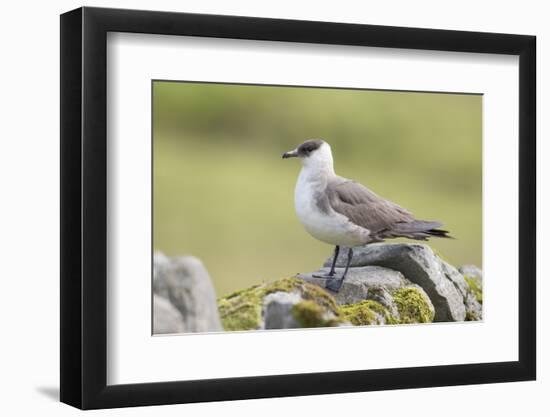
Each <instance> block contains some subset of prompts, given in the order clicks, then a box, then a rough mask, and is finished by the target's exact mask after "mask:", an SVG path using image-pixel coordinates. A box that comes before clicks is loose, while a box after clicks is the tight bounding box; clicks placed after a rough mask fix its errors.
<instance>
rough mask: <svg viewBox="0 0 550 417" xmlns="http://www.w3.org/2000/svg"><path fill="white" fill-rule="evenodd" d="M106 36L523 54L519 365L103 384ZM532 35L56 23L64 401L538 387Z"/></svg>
mask: <svg viewBox="0 0 550 417" xmlns="http://www.w3.org/2000/svg"><path fill="white" fill-rule="evenodd" d="M108 32H132V33H148V34H163V35H175V36H177V35H186V36H199V37H216V38H235V39H254V40H265V41H285V42H305V43H317V44H332V45H356V46H371V47H372V46H375V47H383V48H405V49H421V50H440V51H456V52H477V53H490V54H507V55H517V56H519V103H518V105H519V132H518V137H519V155H518V158H519V270H518V274H519V278H520V279H519V293H518V297H519V329H518V331H519V347H518V348H519V360H518V361H513V362H497V363H477V364H467V365H445V366H423V367H412V368H398V369H375V370H357V371H345V372H327V373H309V374H292V375H273V376H256V377H240V378H228V379H209V380H199V381H177V382H161V383H141V384H131V385H112V386H109V385H107V383H106V381H107V379H106V376H107V343H106V341H107V337H106V329H107V311H106V310H107V309H106V307H107V304H106V299H107V259H106V258H107V253H106V245H107V180H108V178H107V169H106V168H107V164H106V161H107V139H106V138H107V130H106V127H107V111H106V93H107V87H106V85H107V83H106V81H107V73H106V59H107V58H106V45H107V42H106V39H107V33H108ZM535 45H536V38H535V37H534V36H525V35H510V34H495V33H481V32H462V31H449V30H432V29H416V28H404V27H388V26H372V25H358V24H342V23H326V22H313V21H296V20H280V19H265V18H252V17H236V16H218V15H201V14H187V13H172V12H156V11H137V10H120V9H103V8H88V7H84V8H79V9H76V10H73V11H70V12H67V13H65V14H63V15H61V53H60V56H61V231H60V232H61V310H60V315H61V358H60V359H61V382H60V383H61V401H62V402H64V403H67V404H70V405H73V406H75V407H78V408H82V409H94V408H111V407H123V406H141V405H155V404H174V403H189V402H200V401H218V400H237V399H248V398H265V397H282V396H298V395H313V394H328V393H344V392H357V391H376V390H388V389H402V388H421V387H434V386H449V385H464V384H481V383H496V382H507V381H524V380H533V379H535V378H536V315H535V311H536V297H535V291H536V284H535V281H536V267H535V265H536V259H535V258H536V250H535V249H536V204H535V202H536V144H535V106H536V100H535V94H536V92H535V87H536V84H535V61H536V56H535V50H536V47H535Z"/></svg>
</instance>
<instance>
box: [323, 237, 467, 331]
mask: <svg viewBox="0 0 550 417" xmlns="http://www.w3.org/2000/svg"><path fill="white" fill-rule="evenodd" d="M353 252H354V255H353V259H352V263H351V266H352V267H353V268H354V269H355V268H360V267H365V266H373V265H375V266H382V267H385V268H388V269H392V270H394V271H399V272H401V273H402V274H403V275H404V277H405V278H406V279H408V280H409V281H411V282H413V283H414V284H417V285H418V286H420V287H421V288H422V289H423V290H424V291H425V292H426V294H427V295H428V297H429V298H430V300H431V303H432V304H433V307H434V309H435V318H434V321H439V322H441V321H463V320H465V319H466V313H467V308H468V309H469V310H475V309H476V308H477V305H476V304H475V303H474V302H472V297H470V295H469V293H470V292H469V286H468V284H467V283H466V281H465V280H464V277H463V276H462V274H460V273H459V272H458V271H457V270H456V269H455V268H454V267H452V266H451V265H449V264H447V263H446V262H445V261H443V260H441V259H440V258H439V257H438V256H436V255H435V254H434V252H433V251H432V249H431V248H430V247H429V246H426V245H421V244H406V243H397V244H380V243H377V244H370V245H367V246H362V247H357V248H354V251H353ZM345 261H346V260H345V257H344V256H342V257H339V258H338V262H337V266H339V267H343V266H344V263H345ZM331 262H332V259H329V260H327V262H326V263H325V266H329V265H330V263H331ZM474 301H475V300H474Z"/></svg>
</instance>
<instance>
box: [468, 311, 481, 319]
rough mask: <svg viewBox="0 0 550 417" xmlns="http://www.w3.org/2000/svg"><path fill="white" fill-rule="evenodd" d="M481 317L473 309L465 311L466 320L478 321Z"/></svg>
mask: <svg viewBox="0 0 550 417" xmlns="http://www.w3.org/2000/svg"><path fill="white" fill-rule="evenodd" d="M479 320H481V317H480V316H478V315H477V314H475V313H474V312H473V311H467V312H466V321H479Z"/></svg>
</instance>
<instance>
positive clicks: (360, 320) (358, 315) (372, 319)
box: [340, 300, 395, 326]
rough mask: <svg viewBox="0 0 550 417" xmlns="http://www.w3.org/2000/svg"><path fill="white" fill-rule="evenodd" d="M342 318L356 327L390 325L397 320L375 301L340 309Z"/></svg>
mask: <svg viewBox="0 0 550 417" xmlns="http://www.w3.org/2000/svg"><path fill="white" fill-rule="evenodd" d="M340 311H341V313H342V317H343V318H344V319H346V320H348V321H349V322H350V323H351V324H353V325H354V326H370V325H376V324H390V323H394V322H395V320H394V318H393V316H392V315H391V313H390V312H389V311H388V309H387V308H386V307H384V306H383V305H382V304H380V303H379V302H378V301H374V300H364V301H360V302H358V303H355V304H348V305H343V306H341V307H340Z"/></svg>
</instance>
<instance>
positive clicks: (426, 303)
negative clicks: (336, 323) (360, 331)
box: [340, 285, 435, 326]
mask: <svg viewBox="0 0 550 417" xmlns="http://www.w3.org/2000/svg"><path fill="white" fill-rule="evenodd" d="M383 291H384V292H385V293H386V294H387V295H388V299H387V300H385V302H384V304H383V303H382V302H380V301H377V300H375V299H372V298H369V299H366V300H363V301H360V302H358V303H354V304H347V305H343V306H341V308H340V311H341V313H342V316H343V317H344V318H345V319H347V320H349V321H350V322H351V323H352V324H353V325H355V326H363V325H373V324H411V323H431V322H432V321H433V319H434V315H435V311H434V307H433V305H432V303H431V301H430V299H429V298H428V296H427V295H426V293H425V292H424V291H423V290H422V289H421V288H420V287H418V286H415V285H413V286H407V287H402V288H399V289H397V290H394V291H393V292H392V293H391V295H390V294H389V293H388V292H387V291H386V290H385V289H384V290H383Z"/></svg>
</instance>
